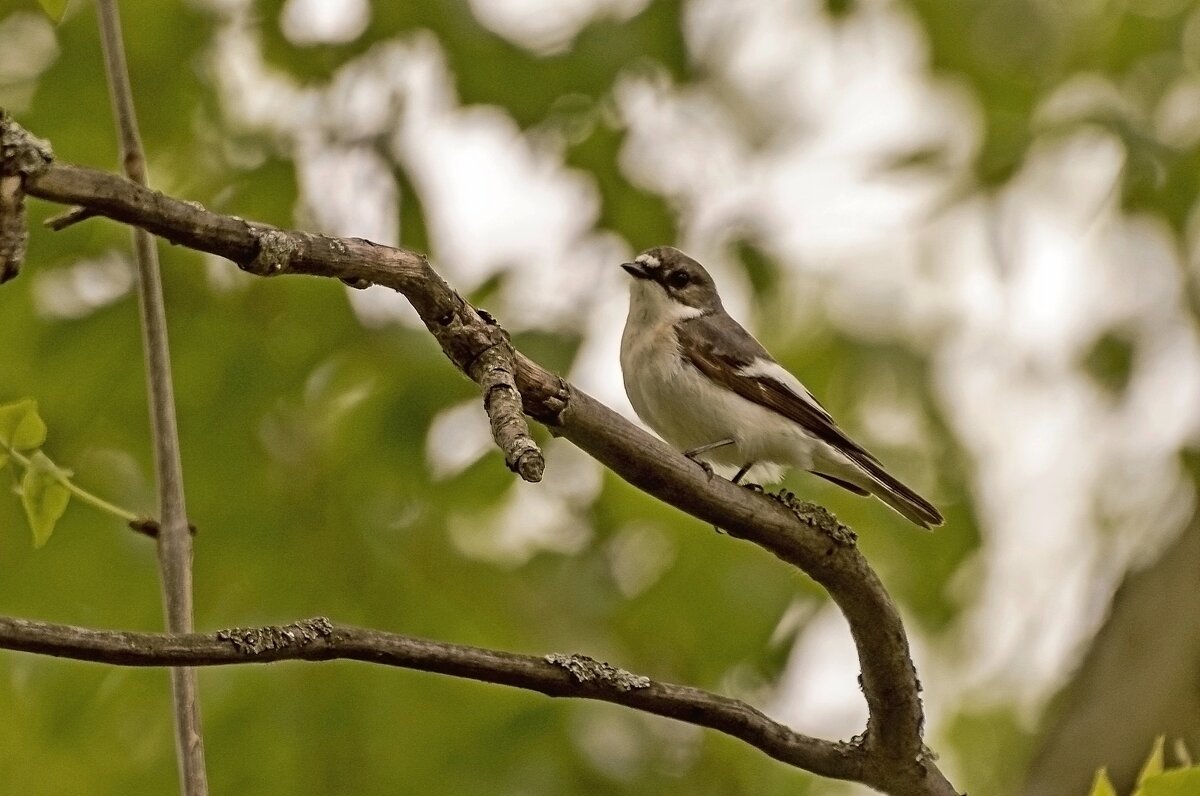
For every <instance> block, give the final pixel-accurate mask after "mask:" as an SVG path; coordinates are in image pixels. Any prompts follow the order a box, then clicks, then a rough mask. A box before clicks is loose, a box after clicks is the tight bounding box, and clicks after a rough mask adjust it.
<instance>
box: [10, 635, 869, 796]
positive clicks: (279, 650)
mask: <svg viewBox="0 0 1200 796" xmlns="http://www.w3.org/2000/svg"><path fill="white" fill-rule="evenodd" d="M0 649H10V650H17V651H21V652H33V653H38V654H41V655H52V656H55V657H59V658H71V659H74V660H80V661H93V662H96V663H107V664H115V665H118V666H227V665H234V664H250V663H273V662H275V661H288V660H300V661H329V660H335V659H339V658H342V659H348V660H356V661H364V662H366V663H375V664H380V665H383V666H396V667H400V668H403V669H416V670H419V671H424V672H435V673H437V674H446V675H450V676H452V677H462V678H466V679H470V680H479V681H481V682H485V683H496V684H499V685H507V686H513V687H515V688H524V689H526V690H529V691H537V692H539V693H542V694H546V695H547V696H553V697H575V698H579V699H595V700H600V701H602V702H612V703H615V704H617V705H625V706H627V707H630V708H636V709H637V710H641V711H645V712H647V713H653V714H655V715H658V716H666V717H667V718H672V719H678V720H679V721H684V722H687V723H689V724H695V725H698V726H701V727H707V728H709V729H713V730H717V731H719V732H723V733H725V734H726V735H731V736H733V737H734V738H738V739H740V740H742V741H745V742H746V743H748V744H750V745H751V746H754V747H756V748H758V749H761V750H762V751H763V752H765V753H766V754H768V755H770V756H771V757H773V758H775V759H777V760H781V761H783V762H785V763H788V764H790V765H793V766H798V767H800V768H804V769H808V770H809V771H813V772H815V773H818V774H822V775H824V776H827V777H834V778H838V779H851V780H853V779H858V778H859V776H860V774H861V771H862V767H863V763H864V760H865V757H866V752H865V750H864V749H863V748H862V747H861V746H860V745H857V744H848V743H833V742H830V741H823V740H820V739H817V738H811V737H809V736H807V735H802V734H800V733H797V732H794V731H793V730H791V729H789V728H787V727H785V726H784V725H782V724H779V723H778V722H776V721H772V720H771V719H770V718H768V717H767V716H765V715H763V714H762V713H761V712H759V711H758V710H756V709H755V708H753V707H751V706H750V705H747V704H746V703H745V702H742V701H740V700H737V699H730V698H728V697H723V696H719V695H717V694H711V693H709V692H707V691H702V690H700V689H698V688H690V687H688V686H682V685H673V684H671V683H662V682H657V681H654V680H651V679H649V678H647V677H641V676H638V675H634V674H631V673H629V672H626V671H624V670H622V669H617V668H615V667H612V666H610V665H608V664H605V663H601V662H599V661H595V660H593V659H591V658H588V657H586V656H582V655H562V654H552V655H547V656H545V657H541V658H538V657H534V656H532V655H518V654H515V653H511V652H501V651H497V650H488V649H482V648H480V647H470V646H466V645H463V644H448V643H446V642H442V641H430V640H428V639H422V638H414V637H412V636H403V635H399V634H396V633H384V632H382V631H379V630H367V629H364V628H358V627H351V626H349V625H341V624H335V623H333V622H330V621H329V620H328V619H325V618H324V617H318V618H315V619H305V620H301V621H299V622H293V623H292V624H290V625H282V626H267V627H256V628H235V629H231V630H221V631H218V632H216V633H190V634H188V635H183V636H174V635H170V634H166V633H133V632H129V631H123V630H93V629H89V628H83V627H73V626H71V625H57V624H51V623H49V622H37V621H32V620H28V619H14V618H11V617H0Z"/></svg>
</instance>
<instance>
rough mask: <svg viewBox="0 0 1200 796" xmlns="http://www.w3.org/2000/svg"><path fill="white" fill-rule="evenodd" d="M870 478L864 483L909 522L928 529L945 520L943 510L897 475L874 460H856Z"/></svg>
mask: <svg viewBox="0 0 1200 796" xmlns="http://www.w3.org/2000/svg"><path fill="white" fill-rule="evenodd" d="M855 463H856V464H858V465H859V466H860V467H861V468H862V469H863V471H864V472H865V473H866V474H867V476H868V477H869V479H870V483H866V484H863V486H865V487H866V488H867V489H869V490H870V491H871V494H873V495H875V497H877V498H879V499H880V500H882V501H883V502H884V503H886V504H887V505H888V506H889V507H891V508H892V509H893V510H895V511H896V512H898V513H899V514H900V515H901V516H902V517H904V518H905V519H907V520H908V521H909V522H913V523H916V524H917V525H920V526H921V527H922V528H925V529H926V530H932V529H933V527H934V526H937V525H941V524H942V523H943V522H945V519H943V517H942V514H941V512H939V511H938V510H937V509H936V508H934V505H933V504H932V503H930V502H929V501H928V500H926V499H925V498H923V497H921V496H920V495H918V494H917V493H916V492H914V491H913V490H911V489H909V488H908V487H907V486H905V485H904V484H902V483H901V482H900V481H899V480H898V479H897V478H896V477H895V476H893V475H892V474H891V473H889V472H888V471H886V470H884V469H883V467H881V466H880V465H879V463H878V462H876V461H874V460H866V461H856V462H855Z"/></svg>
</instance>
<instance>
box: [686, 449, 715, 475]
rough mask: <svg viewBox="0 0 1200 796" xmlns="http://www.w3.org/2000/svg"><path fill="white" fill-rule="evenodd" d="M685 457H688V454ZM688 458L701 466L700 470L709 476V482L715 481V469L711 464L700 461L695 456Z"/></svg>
mask: <svg viewBox="0 0 1200 796" xmlns="http://www.w3.org/2000/svg"><path fill="white" fill-rule="evenodd" d="M684 456H687V454H686V453H685V454H684ZM687 458H688V460H689V461H692V462H695V463H696V464H698V465H700V469H701V470H703V471H704V474H705V475H706V476H708V480H709V481H711V480H713V475H714V472H713V467H712V465H711V464H709V463H708V462H706V461H704V460H703V459H698V458H696V457H695V456H687Z"/></svg>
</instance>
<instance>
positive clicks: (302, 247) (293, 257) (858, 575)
mask: <svg viewBox="0 0 1200 796" xmlns="http://www.w3.org/2000/svg"><path fill="white" fill-rule="evenodd" d="M25 189H26V193H27V194H28V195H30V196H35V197H39V198H42V199H46V200H49V201H53V202H59V203H64V204H70V205H79V206H82V207H85V208H87V209H89V210H91V211H94V212H95V213H96V214H97V215H103V216H106V217H108V218H111V219H113V220H116V221H120V222H123V223H127V224H132V225H135V226H138V227H141V228H143V229H146V230H147V231H149V232H152V233H154V234H156V235H159V236H161V237H163V238H166V239H167V240H170V241H172V242H174V243H177V244H181V245H183V246H186V247H188V248H192V249H197V250H200V251H205V252H209V253H211V254H216V255H219V256H221V257H225V258H226V259H229V260H232V261H233V262H235V263H237V264H238V265H239V266H240V267H242V268H243V269H245V270H248V271H251V272H253V273H258V274H260V275H264V276H266V275H276V274H281V273H295V274H309V275H314V276H324V277H332V278H336V279H341V280H344V281H346V282H349V283H351V284H354V285H356V286H358V285H365V284H367V283H370V284H378V285H385V286H387V287H391V288H393V289H394V290H397V291H399V292H400V293H403V294H404V296H405V297H406V298H407V299H408V300H409V302H410V303H411V304H412V305H413V307H414V308H415V309H416V311H417V313H418V314H419V315H420V317H421V319H422V320H423V321H424V323H425V325H426V327H427V328H428V329H429V331H430V332H431V333H432V334H433V336H434V338H435V339H437V341H438V343H439V344H440V345H441V347H442V350H443V351H444V352H445V353H446V355H447V356H448V357H449V358H450V360H451V361H452V362H453V363H454V364H455V365H456V366H457V367H458V368H459V369H460V370H462V371H464V372H469V368H470V366H471V364H472V363H473V362H474V361H476V359H477V358H478V357H479V355H480V354H481V353H482V352H483V351H484V350H486V349H487V348H488V346H489V345H490V344H491V342H492V339H493V338H492V336H491V332H490V327H489V325H488V323H487V322H486V321H485V320H484V319H483V318H481V317H480V316H479V314H478V313H477V312H476V310H475V308H474V307H472V306H471V305H470V304H468V303H467V302H466V301H465V300H464V299H463V298H462V297H461V296H460V295H459V294H458V293H456V292H455V291H454V290H453V289H452V288H451V287H450V286H449V285H448V284H447V283H446V282H445V280H443V279H442V278H441V276H439V275H438V274H437V273H436V272H435V271H434V270H433V269H432V268H431V267H430V266H429V263H428V262H427V261H426V259H425V257H423V256H422V255H420V254H417V253H415V252H412V251H408V250H405V249H400V248H393V247H389V246H381V245H379V244H375V243H372V242H370V241H366V240H361V239H357V238H332V237H327V236H323V235H315V234H312V233H306V232H298V231H285V230H279V229H275V228H271V227H261V226H256V225H253V224H250V223H248V222H246V221H244V220H242V219H239V218H235V217H232V216H224V215H220V214H218V213H213V212H210V211H208V210H206V209H204V208H203V207H200V206H198V205H196V204H194V203H190V202H183V201H180V200H178V199H173V198H170V197H167V196H164V195H163V194H160V193H157V192H154V191H150V190H148V189H145V188H142V187H141V186H138V185H135V184H133V183H131V182H129V181H128V180H125V179H122V178H121V177H118V176H116V175H112V174H109V173H106V172H103V171H98V170H95V169H87V168H81V167H76V166H66V165H59V164H53V165H51V166H50V167H49V168H48V169H46V170H45V171H43V172H41V173H39V174H36V175H33V176H30V177H28V178H27V179H26V185H25ZM515 361H516V385H517V388H518V389H519V391H520V393H521V397H522V399H523V403H524V408H525V412H526V413H527V414H529V415H531V416H532V417H534V418H535V419H537V420H539V421H540V422H542V423H544V424H545V425H547V426H548V427H549V428H550V430H551V432H552V433H554V434H556V435H558V436H562V437H565V438H566V439H568V440H570V441H571V442H573V443H575V444H576V445H577V446H579V447H580V448H581V449H583V450H584V451H586V452H587V453H588V454H590V455H591V456H592V457H593V458H595V459H596V460H598V461H600V462H601V463H603V464H604V465H606V466H607V467H609V468H610V469H611V470H613V471H614V472H615V473H616V474H617V475H619V476H620V477H621V478H623V479H625V480H626V481H628V482H629V483H631V484H633V485H634V486H636V487H638V488H639V489H641V490H643V491H645V492H647V493H649V494H651V495H654V496H655V497H658V498H659V499H661V500H663V501H665V502H667V503H669V504H671V505H673V506H675V507H677V508H679V509H681V510H683V511H685V512H687V513H688V514H691V515H692V516H694V517H697V518H699V519H701V520H704V521H706V522H708V523H711V524H713V525H716V526H718V527H721V528H724V529H725V530H726V531H727V532H728V533H729V534H730V535H731V536H734V537H737V538H741V539H745V540H748V541H751V542H753V543H754V544H757V545H759V546H760V547H762V548H764V549H766V550H768V551H770V552H772V553H774V554H775V555H776V556H778V557H779V558H781V559H783V560H784V561H786V562H788V563H790V564H792V565H794V566H796V567H798V568H799V569H801V570H802V571H804V572H805V573H807V574H808V575H809V576H810V577H812V578H813V579H814V580H815V581H817V582H818V583H820V584H821V585H822V586H823V587H824V588H825V589H826V590H827V591H828V592H829V594H830V596H831V597H832V599H833V600H834V601H835V602H836V603H837V605H838V606H839V608H840V609H841V610H842V613H843V614H844V615H845V616H846V619H847V621H848V622H849V625H850V632H851V635H852V636H853V639H854V643H855V646H856V648H857V652H858V659H859V664H860V667H861V683H862V689H863V694H864V696H865V698H866V701H867V706H868V709H869V714H870V717H869V719H868V722H867V728H866V732H865V734H864V737H863V742H862V744H863V749H864V750H865V753H866V762H865V763H864V769H863V772H862V777H861V778H860V780H859V781H862V782H865V783H867V784H870V785H872V786H874V787H877V788H880V789H881V790H885V791H886V792H888V793H894V794H910V793H911V794H953V793H955V792H956V791H955V790H954V788H953V786H952V785H950V783H949V782H948V781H947V780H946V779H945V777H944V776H943V775H942V774H941V772H940V771H939V770H938V769H937V767H936V765H934V763H933V762H932V761H931V760H930V758H929V756H928V755H927V754H926V752H925V749H924V747H923V745H922V742H921V732H922V723H923V712H922V708H921V700H920V684H919V682H918V681H917V677H916V672H915V670H914V668H913V665H912V659H911V657H910V654H909V648H908V640H907V637H906V636H905V633H904V627H903V624H902V623H901V621H900V616H899V613H898V612H897V610H896V607H895V605H894V604H893V603H892V601H891V598H890V597H889V596H888V594H887V592H886V591H885V590H884V588H883V585H882V584H881V583H880V581H879V578H878V576H876V574H875V572H874V571H873V570H872V569H871V568H870V566H869V565H868V563H867V561H866V559H865V558H864V557H863V555H862V554H861V553H860V552H859V550H858V549H857V547H855V546H854V539H853V535H852V534H849V533H848V532H847V531H846V529H845V528H844V526H841V525H840V524H838V523H837V521H836V520H835V519H833V518H832V516H831V515H829V514H828V512H825V511H824V510H821V509H819V508H817V507H812V506H809V505H807V504H793V503H790V501H780V500H772V499H770V497H769V496H764V495H761V494H756V493H754V492H752V491H750V490H748V489H744V488H742V487H739V486H736V485H734V484H732V483H730V482H729V481H726V480H724V479H712V480H711V481H710V480H708V479H707V478H706V476H705V474H704V473H703V471H702V470H701V469H700V468H698V467H696V466H695V464H694V463H693V462H690V461H688V460H687V459H685V458H684V457H683V456H682V455H680V454H679V453H678V452H677V451H675V450H673V449H671V448H670V447H668V446H667V445H666V444H665V443H663V442H662V441H660V440H658V439H656V438H654V437H652V436H650V435H649V434H647V433H646V432H645V431H642V430H641V429H639V428H638V427H636V426H635V425H633V424H632V423H630V422H629V421H628V420H626V419H625V418H623V417H621V416H620V415H618V414H617V413H616V412H614V411H612V410H611V409H609V408H608V407H606V406H604V405H603V404H601V403H600V402H599V401H596V400H595V399H594V398H592V397H591V396H589V395H587V394H586V393H584V392H582V391H581V390H579V389H577V388H575V387H573V386H572V385H570V384H568V383H567V382H565V381H564V380H562V379H561V378H559V377H558V376H556V375H555V374H553V373H551V372H550V371H548V370H546V369H545V368H543V367H542V366H541V365H539V364H537V363H536V362H533V361H532V360H530V359H529V358H527V357H525V356H523V355H522V354H521V353H520V352H516V355H515Z"/></svg>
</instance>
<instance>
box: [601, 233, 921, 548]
mask: <svg viewBox="0 0 1200 796" xmlns="http://www.w3.org/2000/svg"><path fill="white" fill-rule="evenodd" d="M621 267H622V268H624V269H625V270H626V271H627V272H629V275H630V276H631V277H633V282H632V284H631V285H630V292H629V317H628V319H627V320H626V321H625V332H624V334H623V335H622V337H621V371H622V374H623V376H624V379H625V392H626V393H627V394H628V395H629V401H630V403H632V404H633V408H634V410H635V411H636V412H637V414H638V417H640V418H641V419H642V420H643V421H645V422H646V424H647V425H649V426H650V427H651V428H652V429H654V431H655V432H657V433H658V434H659V435H660V436H661V437H662V438H663V439H665V440H666V441H667V442H668V443H670V444H671V445H673V446H675V447H677V448H679V449H680V450H682V451H683V453H684V455H685V456H687V457H688V458H689V459H692V460H693V461H696V462H697V463H698V464H701V465H702V466H704V467H705V468H706V469H709V470H710V472H711V469H710V467H711V465H710V464H709V463H711V464H716V465H724V466H730V467H739V468H741V469H740V470H739V471H738V473H737V475H736V476H735V477H734V478H733V482H734V483H738V482H739V481H740V480H741V479H742V477H743V476H745V475H746V473H747V472H748V471H749V470H750V468H751V467H756V466H759V465H766V467H760V468H759V469H761V470H763V471H764V472H765V473H767V474H768V475H770V474H771V473H772V472H775V473H778V472H779V470H780V468H781V467H799V468H802V469H804V470H808V471H809V472H811V473H814V474H816V475H819V476H820V477H822V478H825V479H827V480H829V481H832V482H833V483H835V484H837V485H838V486H841V487H844V488H846V489H849V490H850V491H851V492H855V493H857V494H860V495H867V494H872V495H875V496H876V497H878V498H879V499H880V500H882V501H883V502H884V503H886V504H887V505H888V506H890V507H892V508H893V509H895V510H896V511H897V512H899V513H900V514H902V515H903V516H904V517H906V518H907V519H908V520H910V521H912V522H914V523H916V524H917V525H920V526H921V527H923V528H930V527H932V526H934V525H941V524H942V515H941V514H940V513H938V510H937V509H936V508H934V507H933V505H932V504H930V503H929V501H927V500H925V499H924V498H922V497H921V496H920V495H918V494H917V493H916V492H914V491H913V490H911V489H909V488H908V487H907V486H905V485H904V484H902V483H900V481H898V480H897V479H896V478H895V477H893V476H892V475H890V474H889V473H888V472H887V471H886V470H884V469H883V465H882V464H880V463H879V460H878V459H876V458H875V457H874V456H872V455H871V454H870V453H868V452H867V451H866V450H865V449H864V448H863V447H862V446H861V445H859V444H858V443H856V442H854V441H853V440H852V439H850V438H849V437H848V436H846V433H845V432H844V431H842V430H841V429H840V428H838V425H837V423H835V422H834V421H833V418H832V417H831V416H830V414H829V412H827V411H825V408H824V407H823V406H821V404H820V403H819V402H818V401H817V399H816V398H814V397H813V395H812V393H810V392H809V391H808V390H807V389H806V388H805V387H804V385H803V384H801V383H800V382H799V380H798V379H796V377H795V376H793V375H792V374H791V373H789V372H788V371H787V370H785V369H784V368H783V367H782V366H781V365H780V364H779V363H778V362H776V361H775V360H774V359H772V358H771V355H770V354H768V353H767V350H766V349H765V348H763V347H762V344H761V343H759V342H758V341H757V340H755V339H754V337H753V336H752V335H751V334H750V333H749V332H747V331H746V330H745V329H743V328H742V326H741V324H739V323H738V322H737V321H735V320H734V319H733V318H732V317H730V316H729V314H728V313H727V312H726V311H725V308H724V306H722V304H721V297H720V296H719V295H717V287H716V285H715V284H714V283H713V280H712V277H711V276H709V275H708V272H707V271H705V270H704V268H703V266H701V265H700V263H698V262H696V261H695V260H693V259H692V258H691V257H688V256H687V255H686V254H684V253H683V252H681V251H679V250H678V249H673V248H671V247H670V246H659V247H657V248H653V249H648V250H646V251H644V252H642V253H641V254H639V255H638V256H637V258H636V259H635V260H634V261H633V262H631V263H625V264H623V265H622V266H621ZM757 472H758V470H757V469H756V473H757Z"/></svg>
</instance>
